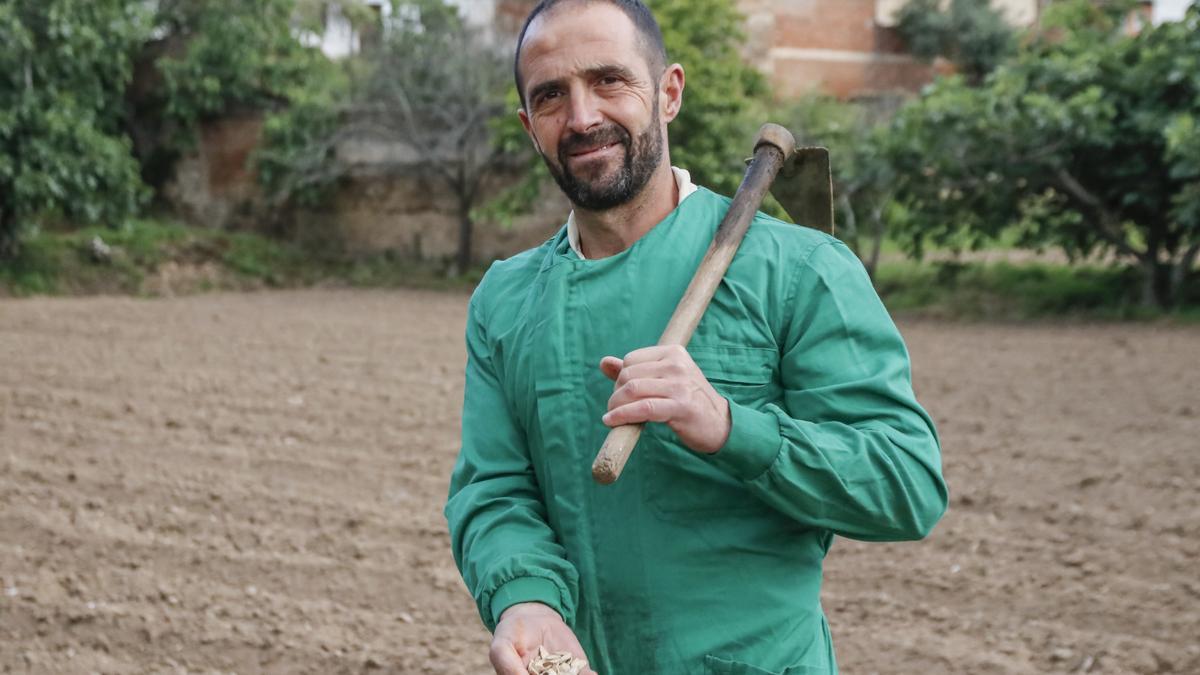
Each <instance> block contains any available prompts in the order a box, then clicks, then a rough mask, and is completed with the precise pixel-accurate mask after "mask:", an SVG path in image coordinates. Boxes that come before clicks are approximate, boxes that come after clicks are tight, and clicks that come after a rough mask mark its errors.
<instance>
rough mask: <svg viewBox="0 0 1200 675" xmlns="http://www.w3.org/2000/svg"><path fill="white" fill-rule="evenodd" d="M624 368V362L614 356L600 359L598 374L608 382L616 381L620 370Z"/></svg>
mask: <svg viewBox="0 0 1200 675" xmlns="http://www.w3.org/2000/svg"><path fill="white" fill-rule="evenodd" d="M624 366H625V362H624V361H622V360H621V359H618V358H617V357H615V356H606V357H604V358H602V359H600V372H602V373H604V376H605V377H607V378H608V379H610V380H613V381H614V382H615V381H616V379H617V377H618V376H620V374H621V368H623V367H624Z"/></svg>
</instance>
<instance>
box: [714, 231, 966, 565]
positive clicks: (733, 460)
mask: <svg viewBox="0 0 1200 675" xmlns="http://www.w3.org/2000/svg"><path fill="white" fill-rule="evenodd" d="M786 297H787V307H788V308H789V312H788V313H789V314H790V316H788V317H787V318H786V319H785V323H784V325H783V329H782V334H781V338H782V339H781V341H780V350H781V354H780V358H781V363H780V377H781V380H782V385H783V397H782V400H781V401H780V402H779V404H768V405H766V406H765V407H763V408H760V409H755V408H750V407H747V406H743V405H739V404H737V403H734V402H733V401H732V400H731V401H730V415H731V418H732V422H733V425H732V428H731V430H730V434H729V439H728V440H727V441H726V444H725V446H724V447H722V448H721V449H720V450H719V451H718V452H717V453H715V454H713V455H710V456H709V460H710V461H711V462H713V463H714V464H715V465H717V466H719V467H720V468H722V469H723V470H725V471H727V472H728V473H730V474H732V475H734V476H736V477H738V478H739V479H741V480H743V481H745V483H746V485H747V486H748V487H749V489H750V490H751V491H752V492H754V493H755V494H756V495H757V496H758V497H759V498H760V499H763V500H764V501H766V502H767V503H769V504H770V505H772V506H773V507H774V508H776V509H778V510H779V511H781V512H783V513H784V514H785V515H787V516H789V517H791V518H793V519H795V520H796V521H798V522H801V523H803V524H805V525H808V526H811V527H817V528H822V529H827V530H830V531H832V532H834V533H836V534H839V535H842V536H844V537H848V538H851V539H860V540H864V541H898V540H908V539H920V538H922V537H924V536H926V535H927V534H929V532H930V531H931V530H932V529H933V526H934V524H936V523H937V521H938V519H939V518H941V516H942V514H943V513H944V512H945V509H946V503H947V490H946V484H945V482H944V481H943V479H942V471H941V450H940V445H939V441H938V437H937V432H936V430H935V429H934V426H933V422H932V420H930V418H929V415H928V414H926V412H925V411H924V410H923V409H922V408H921V406H920V405H918V404H917V401H916V398H915V396H914V394H913V390H912V380H911V375H910V368H909V359H908V351H907V350H906V349H905V346H904V343H903V341H902V340H901V338H900V334H899V331H897V329H896V326H895V324H893V323H892V321H891V319H890V317H889V316H888V314H887V311H886V310H885V309H884V307H883V303H882V302H880V300H879V297H878V295H876V293H875V290H874V288H873V287H872V285H871V282H870V279H869V278H868V276H867V274H866V271H865V270H864V269H863V267H862V264H861V263H860V262H859V260H858V258H857V257H856V256H855V255H854V254H853V253H852V252H851V251H850V250H849V249H847V248H846V247H845V246H844V245H842V244H841V243H840V242H835V241H830V242H827V243H823V244H821V245H818V246H817V247H816V248H815V249H813V251H812V252H811V253H810V254H809V256H808V258H807V260H806V261H805V262H804V264H802V265H800V266H799V267H798V268H797V271H796V272H795V274H794V278H793V280H792V283H791V288H790V290H789V291H788V293H787V296H786Z"/></svg>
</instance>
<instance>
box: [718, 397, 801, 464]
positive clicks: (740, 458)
mask: <svg viewBox="0 0 1200 675" xmlns="http://www.w3.org/2000/svg"><path fill="white" fill-rule="evenodd" d="M727 400H728V399H727ZM729 418H730V421H731V423H732V425H731V427H730V429H729V438H728V439H726V441H725V445H723V446H721V449H720V450H718V451H716V452H715V453H713V454H711V455H705V457H706V458H707V459H708V461H710V462H712V464H713V465H714V466H716V467H717V468H719V469H721V470H723V471H725V472H726V473H728V474H731V475H733V476H735V477H737V478H740V479H742V480H744V481H749V480H754V479H755V478H758V477H759V476H761V475H762V474H763V473H765V472H766V471H767V469H769V468H771V465H772V464H774V463H775V457H776V456H778V454H779V445H780V444H781V443H782V442H783V439H782V436H781V435H780V431H779V418H777V417H775V415H772V414H771V413H769V412H763V411H761V410H755V409H753V408H748V407H746V406H744V405H741V404H739V403H734V402H733V401H732V400H730V401H729Z"/></svg>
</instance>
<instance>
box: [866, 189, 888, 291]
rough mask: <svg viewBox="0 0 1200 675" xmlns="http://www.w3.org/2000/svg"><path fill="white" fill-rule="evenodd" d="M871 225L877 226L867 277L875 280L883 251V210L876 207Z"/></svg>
mask: <svg viewBox="0 0 1200 675" xmlns="http://www.w3.org/2000/svg"><path fill="white" fill-rule="evenodd" d="M871 224H872V225H874V226H875V230H874V232H872V233H871V257H870V259H868V261H867V275H868V276H870V277H871V281H874V280H875V270H876V269H878V268H879V254H880V253H881V252H882V251H883V235H884V229H885V228H884V226H883V208H882V207H879V206H876V207H875V208H873V209H871Z"/></svg>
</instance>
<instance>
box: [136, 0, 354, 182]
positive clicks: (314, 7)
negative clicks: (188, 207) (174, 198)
mask: <svg viewBox="0 0 1200 675" xmlns="http://www.w3.org/2000/svg"><path fill="white" fill-rule="evenodd" d="M329 4H330V3H329V2H319V1H317V0H260V1H256V2H243V1H242V0H156V1H154V2H151V3H149V6H150V7H151V8H152V10H153V11H152V19H151V26H150V31H149V32H148V34H147V35H146V38H145V40H144V42H143V43H142V45H141V48H140V50H139V53H138V56H137V62H138V63H139V64H140V65H141V72H142V75H141V77H142V78H145V79H146V80H147V82H146V83H143V84H144V85H146V84H148V85H149V86H143V87H142V88H141V89H139V90H138V91H137V92H136V95H134V96H131V97H130V115H129V122H128V124H127V130H128V132H129V134H130V136H131V137H132V138H133V139H134V141H135V149H136V151H137V154H138V156H139V159H140V161H141V163H142V169H143V176H144V178H145V179H146V180H147V182H149V183H151V184H153V185H155V186H160V185H161V184H162V183H163V182H165V181H166V180H167V179H169V177H170V176H171V169H172V167H173V165H174V162H175V161H176V160H177V159H178V157H179V155H180V154H181V153H184V152H187V151H188V150H190V149H191V148H192V146H193V145H194V143H195V141H196V132H197V130H198V125H199V124H200V123H201V122H202V121H204V120H209V119H215V118H220V117H223V116H226V115H230V114H236V113H242V112H251V111H264V110H265V111H273V110H278V109H284V108H286V107H287V106H288V105H290V104H291V103H292V102H293V101H297V100H301V99H306V98H312V96H313V95H312V94H311V92H310V90H311V89H313V88H317V89H323V88H325V86H326V85H325V84H324V82H323V81H322V80H323V79H324V78H326V77H328V76H329V71H330V70H332V69H331V68H330V64H329V61H328V59H326V58H325V56H324V55H323V54H322V53H321V52H320V50H318V49H315V48H312V47H306V46H305V45H304V44H303V42H302V41H301V39H300V38H301V36H302V35H303V34H304V33H306V32H307V33H308V34H311V35H314V36H315V35H319V34H320V32H321V31H322V30H324V27H323V18H324V13H325V10H326V6H327V5H329ZM337 4H339V5H340V6H342V7H343V8H344V10H345V13H346V14H347V15H348V16H349V17H351V18H352V19H353V20H355V21H357V22H361V21H363V20H364V17H363V16H362V10H363V9H364V7H363V6H362V4H361V2H359V1H358V0H343V1H342V2H339V3H337Z"/></svg>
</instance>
